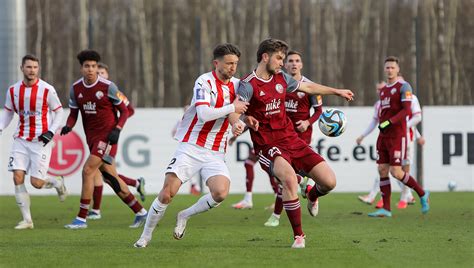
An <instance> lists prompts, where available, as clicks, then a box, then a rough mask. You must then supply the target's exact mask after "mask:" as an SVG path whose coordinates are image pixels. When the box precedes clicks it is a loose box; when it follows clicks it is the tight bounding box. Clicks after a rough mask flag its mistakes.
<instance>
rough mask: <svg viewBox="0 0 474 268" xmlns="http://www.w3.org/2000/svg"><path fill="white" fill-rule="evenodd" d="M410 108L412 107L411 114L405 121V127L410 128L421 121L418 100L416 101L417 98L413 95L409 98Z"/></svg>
mask: <svg viewBox="0 0 474 268" xmlns="http://www.w3.org/2000/svg"><path fill="white" fill-rule="evenodd" d="M411 101H412V103H411V108H412V111H411V112H412V114H411V118H410V120H408V122H407V127H408V128H411V127H414V126H416V125H418V124H419V123H420V122H421V119H422V116H421V107H420V102H419V101H418V98H415V97H413V99H412V100H411Z"/></svg>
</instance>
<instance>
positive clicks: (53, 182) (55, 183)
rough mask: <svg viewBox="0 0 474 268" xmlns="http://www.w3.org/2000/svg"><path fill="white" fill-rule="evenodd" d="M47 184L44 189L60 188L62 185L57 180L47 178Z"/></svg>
mask: <svg viewBox="0 0 474 268" xmlns="http://www.w3.org/2000/svg"><path fill="white" fill-rule="evenodd" d="M44 182H45V184H44V185H43V189H51V188H53V187H54V188H58V187H59V186H61V185H60V183H59V181H58V180H57V179H52V178H47V179H46V180H44Z"/></svg>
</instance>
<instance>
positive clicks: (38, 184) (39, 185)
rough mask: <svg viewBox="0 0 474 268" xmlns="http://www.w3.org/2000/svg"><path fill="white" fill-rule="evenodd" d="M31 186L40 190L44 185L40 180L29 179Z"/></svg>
mask: <svg viewBox="0 0 474 268" xmlns="http://www.w3.org/2000/svg"><path fill="white" fill-rule="evenodd" d="M30 180H31V185H32V186H33V187H35V188H36V189H41V188H43V185H44V181H42V180H40V179H35V178H31V179H30Z"/></svg>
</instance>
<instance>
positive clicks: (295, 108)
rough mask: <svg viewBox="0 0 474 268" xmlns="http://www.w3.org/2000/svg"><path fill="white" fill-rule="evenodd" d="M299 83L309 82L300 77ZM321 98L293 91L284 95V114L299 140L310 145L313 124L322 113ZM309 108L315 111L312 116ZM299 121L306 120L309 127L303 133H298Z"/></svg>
mask: <svg viewBox="0 0 474 268" xmlns="http://www.w3.org/2000/svg"><path fill="white" fill-rule="evenodd" d="M301 82H311V80H309V79H308V78H306V77H304V76H303V77H302V79H301ZM321 105H322V98H321V96H320V95H317V96H315V95H309V94H307V93H304V92H301V91H295V92H291V93H287V94H286V100H285V107H286V114H287V115H288V117H289V118H290V120H291V122H293V127H294V129H295V131H296V133H297V134H298V136H299V137H300V138H302V139H303V140H304V141H306V142H307V143H308V144H309V143H311V136H312V134H313V123H314V122H316V120H318V118H319V115H321V112H322V107H321ZM311 107H313V108H314V109H315V113H314V114H313V116H310V111H311ZM300 120H308V121H309V123H310V125H309V126H308V129H307V130H306V131H305V132H299V131H298V130H297V129H296V128H297V124H296V123H297V122H298V121H300Z"/></svg>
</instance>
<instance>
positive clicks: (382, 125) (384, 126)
mask: <svg viewBox="0 0 474 268" xmlns="http://www.w3.org/2000/svg"><path fill="white" fill-rule="evenodd" d="M391 125H392V122H390V120H385V121H383V122H382V123H380V124H379V129H380V131H381V132H385V130H387V128H389V127H390V126H391Z"/></svg>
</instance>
